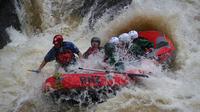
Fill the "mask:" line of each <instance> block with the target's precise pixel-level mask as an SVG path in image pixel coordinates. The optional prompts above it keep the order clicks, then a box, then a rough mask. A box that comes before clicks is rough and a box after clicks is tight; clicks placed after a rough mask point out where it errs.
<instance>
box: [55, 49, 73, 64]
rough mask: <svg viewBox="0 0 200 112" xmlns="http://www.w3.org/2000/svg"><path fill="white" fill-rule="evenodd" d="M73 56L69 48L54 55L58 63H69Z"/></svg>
mask: <svg viewBox="0 0 200 112" xmlns="http://www.w3.org/2000/svg"><path fill="white" fill-rule="evenodd" d="M73 58H74V54H73V53H72V51H71V50H66V51H61V52H59V53H58V54H57V56H56V61H57V62H58V63H60V64H69V63H70V62H71V61H72V60H73Z"/></svg>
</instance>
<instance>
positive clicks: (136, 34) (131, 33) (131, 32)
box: [128, 30, 138, 40]
mask: <svg viewBox="0 0 200 112" xmlns="http://www.w3.org/2000/svg"><path fill="white" fill-rule="evenodd" d="M128 34H129V36H130V37H131V39H132V40H134V39H136V38H138V33H137V31H135V30H132V31H130V32H128Z"/></svg>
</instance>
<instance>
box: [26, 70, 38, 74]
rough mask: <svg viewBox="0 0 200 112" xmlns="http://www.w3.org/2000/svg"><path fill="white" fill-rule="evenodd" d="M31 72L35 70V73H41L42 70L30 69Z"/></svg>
mask: <svg viewBox="0 0 200 112" xmlns="http://www.w3.org/2000/svg"><path fill="white" fill-rule="evenodd" d="M28 71H30V72H34V73H40V72H41V71H38V70H28Z"/></svg>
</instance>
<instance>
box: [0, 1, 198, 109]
mask: <svg viewBox="0 0 200 112" xmlns="http://www.w3.org/2000/svg"><path fill="white" fill-rule="evenodd" d="M49 2H50V1H49ZM49 2H48V0H44V1H43V4H42V5H43V8H44V9H43V16H44V18H45V17H46V22H44V23H43V25H44V26H45V25H46V26H48V27H47V28H46V29H45V30H44V31H43V33H37V34H32V33H31V34H30V33H29V34H28V35H29V36H27V34H26V33H22V32H18V31H16V30H15V29H13V28H12V27H10V28H8V29H7V32H8V33H9V35H10V37H11V40H12V42H11V43H9V44H8V45H7V46H5V47H4V48H3V49H1V50H0V112H12V111H15V112H58V111H66V112H72V111H89V112H90V111H96V112H199V111H200V95H199V94H200V88H199V85H200V75H199V74H200V70H199V67H200V62H199V60H200V57H199V55H200V46H199V44H200V1H199V0H133V1H132V3H131V4H130V5H129V6H127V7H125V8H124V9H123V10H121V11H120V15H118V16H114V17H113V19H112V20H110V19H109V17H110V16H109V14H110V13H105V14H104V15H103V16H102V18H100V19H98V20H97V22H96V24H95V25H94V29H93V30H90V29H89V27H88V26H89V25H88V24H89V23H88V19H89V15H90V13H89V14H88V16H85V17H84V18H82V20H81V21H80V20H77V19H75V20H74V21H78V23H79V24H78V25H76V27H75V26H73V25H71V24H70V22H69V20H67V21H68V22H65V21H62V22H61V24H55V21H52V20H51V19H52V18H53V17H51V18H50V17H48V16H50V15H51V14H50V13H51V11H50V10H51V8H54V10H56V9H55V7H53V6H51V5H49ZM68 2H69V3H70V2H71V0H68ZM78 5H79V4H78ZM21 10H22V11H23V9H21ZM48 11H49V12H48ZM111 12H112V11H111ZM21 13H22V12H21ZM48 14H49V15H48ZM111 14H112V13H111ZM19 15H20V14H19ZM54 19H55V18H54ZM70 21H73V20H70ZM47 23H48V24H52V25H47ZM26 27H27V26H26ZM24 28H25V27H24ZM131 29H136V30H152V29H153V30H159V31H162V32H164V33H166V34H167V35H169V36H170V37H171V39H172V40H173V41H174V43H175V44H176V47H177V57H176V62H175V63H173V64H174V65H173V67H174V68H172V69H173V70H169V71H162V70H161V68H160V67H156V66H154V65H151V64H148V65H147V64H144V65H142V66H140V67H142V68H143V69H148V70H150V69H151V70H152V72H153V75H152V76H151V77H150V78H149V79H144V80H143V84H142V85H136V86H130V87H127V88H123V90H122V91H120V92H119V93H118V94H117V96H116V97H114V98H111V99H109V100H108V101H107V102H104V103H101V104H97V105H93V106H91V107H88V108H81V107H76V108H72V107H71V108H69V109H67V110H66V109H65V110H62V107H61V106H59V105H58V106H54V104H51V103H47V102H45V101H44V99H43V98H42V94H41V85H42V82H43V81H44V80H45V79H46V78H47V77H49V76H50V75H52V73H53V71H54V62H53V63H48V64H47V66H45V68H44V69H43V70H42V73H40V74H35V73H31V72H29V71H27V70H28V69H37V68H38V66H39V64H40V62H41V61H42V60H43V57H44V55H45V54H46V52H47V51H48V50H49V49H50V48H51V47H52V38H53V36H54V35H55V34H57V33H61V34H63V35H64V37H65V40H69V41H72V42H74V43H75V44H76V45H77V46H78V47H79V48H80V50H81V51H82V52H84V51H85V50H86V49H87V47H88V46H89V45H90V41H89V40H90V38H91V37H92V36H99V37H101V39H102V40H103V41H104V42H105V41H107V40H108V38H109V37H110V36H114V35H118V34H120V33H123V32H127V31H129V30H131Z"/></svg>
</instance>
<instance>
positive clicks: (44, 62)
mask: <svg viewBox="0 0 200 112" xmlns="http://www.w3.org/2000/svg"><path fill="white" fill-rule="evenodd" d="M47 63H48V62H46V61H45V60H43V61H42V63H41V64H40V66H39V68H38V69H37V71H38V72H40V71H41V70H42V68H43V67H44V66H45V65H46V64H47Z"/></svg>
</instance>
